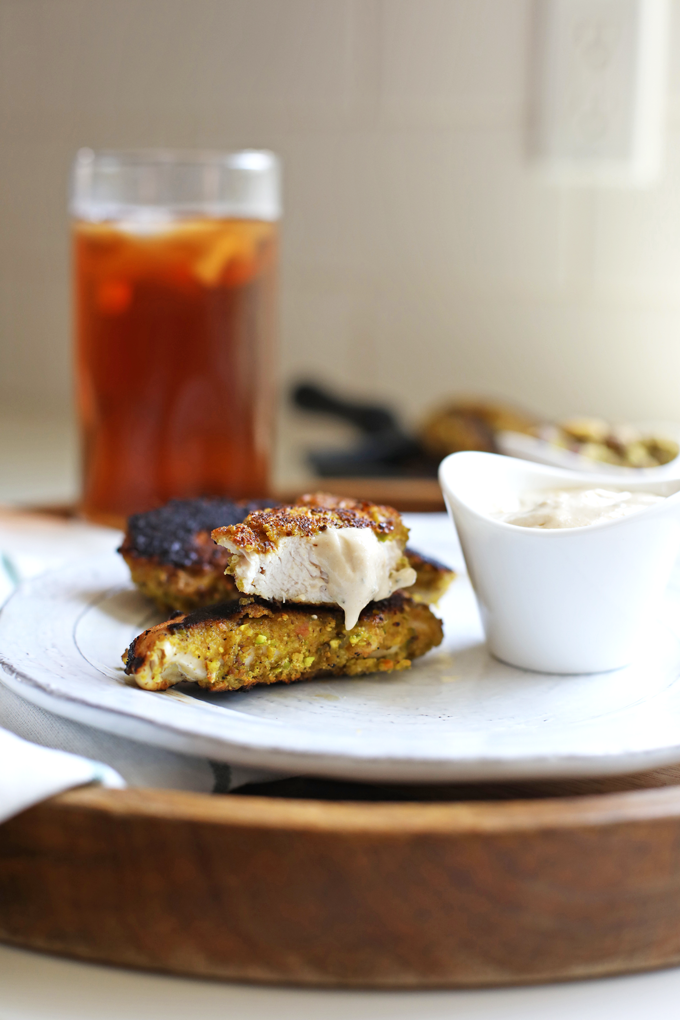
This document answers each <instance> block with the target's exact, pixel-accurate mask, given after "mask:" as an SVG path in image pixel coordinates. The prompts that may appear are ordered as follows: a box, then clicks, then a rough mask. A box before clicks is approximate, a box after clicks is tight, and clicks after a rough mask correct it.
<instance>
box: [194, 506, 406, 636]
mask: <svg viewBox="0 0 680 1020" xmlns="http://www.w3.org/2000/svg"><path fill="white" fill-rule="evenodd" d="M347 502H351V504H352V505H351V506H341V505H338V506H335V507H333V508H327V507H324V506H314V505H294V506H284V507H280V508H279V509H275V510H258V511H255V512H254V513H252V514H249V515H248V517H246V519H245V521H244V522H243V523H242V524H234V525H231V526H230V527H226V528H216V529H215V531H213V533H212V537H213V539H214V540H215V541H216V542H217V544H218V545H221V546H224V547H225V548H226V549H228V550H229V552H231V553H232V559H231V561H230V563H229V566H228V568H227V571H228V573H230V574H231V575H232V576H233V577H234V578H235V580H236V584H237V586H238V589H239V591H242V592H244V594H247V595H259V596H261V597H262V598H263V599H268V600H271V601H274V602H304V603H308V604H311V605H322V604H331V605H336V606H340V608H342V609H343V610H344V612H345V624H346V626H347V629H348V630H351V629H352V627H354V625H355V624H356V622H357V620H358V618H359V613H360V612H361V610H362V609H363V608H364V606H366V605H368V603H369V602H372V601H379V600H380V599H385V598H388V597H389V596H390V595H392V594H393V592H395V591H397V590H398V589H399V588H407V587H408V586H409V585H412V584H413V583H414V581H415V579H416V574H415V571H414V570H413V568H412V567H411V566H409V563H408V560H407V559H406V557H405V556H404V548H405V546H406V540H407V538H408V529H407V528H406V527H405V526H404V524H403V523H402V520H401V517H400V515H399V514H398V512H397V511H396V510H393V509H392V507H386V506H377V505H376V504H375V503H367V502H364V503H360V502H358V501H356V500H352V501H347Z"/></svg>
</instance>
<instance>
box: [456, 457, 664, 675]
mask: <svg viewBox="0 0 680 1020" xmlns="http://www.w3.org/2000/svg"><path fill="white" fill-rule="evenodd" d="M439 481H440V483H441V487H442V490H443V492H444V498H445V500H446V505H447V507H448V510H449V514H450V515H451V517H452V518H453V520H454V522H455V525H456V529H457V531H458V535H459V538H460V542H461V545H462V547H463V553H464V555H465V562H466V564H467V568H468V572H469V574H470V580H471V581H472V585H473V588H474V590H475V594H476V596H477V602H478V604H479V609H480V612H481V616H482V623H483V625H484V631H485V634H486V640H487V645H488V648H489V651H490V652H491V654H492V655H495V656H496V658H498V659H501V660H502V661H503V662H507V663H510V664H511V665H513V666H519V667H520V668H522V669H532V670H537V671H539V672H541V673H601V672H604V671H606V670H612V669H619V668H621V667H622V666H627V665H628V664H629V663H630V661H631V659H632V658H633V656H634V654H635V649H636V645H637V643H638V641H639V639H640V637H641V636H642V635H643V634H644V631H645V627H646V626H647V623H648V621H649V619H650V617H651V615H652V614H653V613H654V611H655V609H656V606H657V603H658V601H659V600H660V598H661V596H662V594H663V591H664V589H665V587H666V584H667V583H668V578H669V575H670V572H671V570H672V568H673V564H674V562H675V559H676V557H677V555H678V550H679V549H680V478H675V479H666V480H663V481H661V480H655V481H652V480H651V479H649V478H646V479H640V480H639V481H633V480H629V479H626V481H625V483H624V482H623V480H622V479H619V480H618V481H616V482H614V480H613V479H612V477H611V475H604V476H601V475H600V476H598V475H594V474H592V473H591V472H588V473H587V474H577V473H576V472H574V471H564V470H561V469H558V468H551V467H544V466H542V465H539V464H531V463H529V462H528V461H521V460H517V459H515V458H512V457H502V456H498V455H497V454H494V453H473V452H469V453H453V454H451V456H449V457H447V458H446V459H445V460H443V461H442V463H441V465H440V468H439ZM583 488H589V489H590V488H616V489H624V488H625V489H627V490H629V491H638V492H651V493H653V494H654V495H657V496H666V497H667V498H666V499H665V500H664V502H663V503H657V504H654V505H653V506H651V507H649V508H645V509H644V510H640V511H639V512H636V513H633V514H630V516H628V517H622V518H619V519H617V520H613V521H603V522H601V523H599V524H589V525H587V526H586V527H581V528H564V529H542V528H524V527H519V526H518V525H514V524H506V523H505V522H503V521H500V520H495V519H494V518H493V517H490V516H489V513H490V512H492V511H493V510H494V509H496V508H497V507H498V506H499V505H500V506H502V505H503V503H505V502H506V501H510V500H511V499H512V497H516V496H517V495H518V494H521V493H526V492H535V491H539V490H541V489H583Z"/></svg>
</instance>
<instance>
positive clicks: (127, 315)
mask: <svg viewBox="0 0 680 1020" xmlns="http://www.w3.org/2000/svg"><path fill="white" fill-rule="evenodd" d="M71 213H72V216H73V220H74V223H73V233H74V246H75V280H76V306H77V329H76V333H77V337H76V382H77V401H78V408H79V416H80V425H81V430H82V442H83V491H82V503H81V509H82V512H83V513H84V514H85V515H86V516H87V517H89V518H90V519H92V520H97V521H101V522H108V523H120V521H121V520H122V519H123V518H124V517H126V516H127V515H128V514H130V513H135V512H137V511H141V510H147V509H150V508H152V507H154V506H158V505H160V504H161V503H164V502H165V501H166V500H168V499H170V498H171V497H191V496H204V495H220V496H230V497H236V498H239V497H249V496H264V495H266V494H267V490H268V486H269V472H270V458H271V451H272V444H273V425H274V406H275V394H274V381H275V380H274V361H275V350H274V327H275V309H274V301H275V283H276V266H277V221H278V218H279V213H280V199H279V166H278V161H277V159H276V157H275V156H274V155H273V154H272V153H270V152H259V151H245V152H236V153H219V152H166V151H140V152H92V151H91V150H89V149H86V150H81V151H80V152H79V153H78V156H77V158H76V161H75V165H74V171H73V178H72V190H71Z"/></svg>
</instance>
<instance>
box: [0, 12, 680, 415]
mask: <svg viewBox="0 0 680 1020" xmlns="http://www.w3.org/2000/svg"><path fill="white" fill-rule="evenodd" d="M674 8H675V10H674V13H675V14H676V15H680V0H674ZM531 13H532V3H531V0H0V222H1V224H2V229H1V230H0V397H1V398H2V399H3V401H5V402H21V403H24V404H25V403H29V404H30V403H31V402H36V401H38V402H40V403H41V404H44V403H48V404H49V403H51V404H54V405H57V406H59V405H65V404H66V403H67V402H68V400H69V395H70V356H69V347H70V337H69V334H70V318H69V265H68V240H67V219H66V214H65V189H66V180H67V173H68V166H69V162H70V159H71V157H72V155H73V152H74V150H75V149H76V148H77V147H78V146H80V145H91V146H94V147H97V146H107V147H125V146H138V145H169V146H173V145H176V146H214V147H232V146H242V145H263V146H269V147H271V148H274V149H276V150H278V151H279V152H280V153H281V154H282V156H283V158H284V161H285V174H286V189H285V190H286V221H285V234H284V253H283V255H284V262H283V293H282V302H281V310H282V369H281V370H282V378H283V379H284V380H290V379H291V378H293V377H297V376H300V375H306V376H311V375H314V376H318V377H320V378H325V379H327V380H328V381H333V382H335V383H336V384H337V385H342V386H345V387H347V388H352V389H355V390H357V391H359V392H362V393H366V394H375V395H376V396H378V395H380V396H384V397H385V398H386V399H388V400H391V401H392V402H394V403H398V404H399V405H400V406H402V407H403V408H404V411H405V413H408V414H409V415H411V416H417V415H418V414H419V413H421V411H422V410H423V408H425V407H426V406H427V405H428V403H429V402H431V401H433V400H436V399H440V398H442V397H443V396H445V395H446V394H448V393H450V392H455V391H457V390H458V391H459V390H465V391H471V390H474V391H486V392H490V393H497V394H504V395H506V396H508V397H511V398H514V399H515V400H518V401H521V402H525V403H527V404H528V405H530V406H533V407H535V408H536V409H537V410H539V411H542V412H544V413H546V414H563V413H569V412H575V411H591V412H602V413H605V414H609V415H612V416H617V417H624V418H625V417H631V418H634V417H668V418H679V419H680V71H679V70H678V68H679V67H680V59H679V58H680V17H678V16H676V17H675V18H674V22H673V34H672V40H671V45H672V50H673V52H672V60H671V67H672V71H671V78H670V85H669V87H670V89H671V104H670V114H669V125H668V152H667V159H666V170H665V175H664V179H663V180H662V181H661V182H660V183H659V185H658V186H657V187H655V188H653V189H650V190H648V191H642V192H637V191H618V192H616V191H565V190H559V189H555V188H551V187H548V186H546V185H544V184H543V183H541V182H540V181H539V180H538V179H537V178H536V177H535V175H534V174H533V172H532V169H531V167H530V166H529V165H528V164H527V161H526V158H525V144H524V134H525V122H526V90H527V84H526V83H527V77H528V54H529V51H530V40H531Z"/></svg>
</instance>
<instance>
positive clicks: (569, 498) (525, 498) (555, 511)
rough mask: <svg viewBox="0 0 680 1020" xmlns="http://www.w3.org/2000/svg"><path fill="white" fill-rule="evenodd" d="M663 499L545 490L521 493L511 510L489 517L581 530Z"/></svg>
mask: <svg viewBox="0 0 680 1020" xmlns="http://www.w3.org/2000/svg"><path fill="white" fill-rule="evenodd" d="M663 500H664V497H663V496H654V495H652V493H651V492H627V491H625V490H624V491H618V490H615V489H548V490H542V491H541V492H527V493H524V494H523V495H521V496H519V497H518V499H517V500H516V505H515V506H514V507H512V508H510V507H509V506H506V507H503V508H501V509H499V510H496V511H494V512H493V513H492V514H491V516H492V517H495V518H496V520H500V521H505V523H506V524H516V525H517V526H518V527H520V528H546V529H547V528H583V527H585V526H586V525H587V524H599V523H600V521H614V520H616V519H617V518H619V517H628V515H629V514H636V513H639V512H640V511H641V510H645V509H646V508H647V507H650V506H654V505H655V504H656V503H662V502H663Z"/></svg>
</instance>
